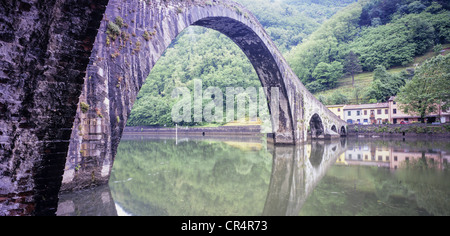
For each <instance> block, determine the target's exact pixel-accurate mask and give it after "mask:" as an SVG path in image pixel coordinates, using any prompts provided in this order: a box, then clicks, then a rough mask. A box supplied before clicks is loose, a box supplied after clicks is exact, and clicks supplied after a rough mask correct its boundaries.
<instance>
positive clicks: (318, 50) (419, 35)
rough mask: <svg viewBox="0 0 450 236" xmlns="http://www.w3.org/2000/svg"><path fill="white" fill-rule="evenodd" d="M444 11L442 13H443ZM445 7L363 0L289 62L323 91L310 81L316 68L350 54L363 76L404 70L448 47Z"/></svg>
mask: <svg viewBox="0 0 450 236" xmlns="http://www.w3.org/2000/svg"><path fill="white" fill-rule="evenodd" d="M444 5H445V7H444ZM447 9H449V7H448V4H446V3H445V1H428V0H422V1H408V0H367V1H360V2H358V3H353V4H351V5H350V6H348V7H347V8H345V9H343V10H341V11H339V12H338V13H337V14H336V15H334V16H333V17H332V18H331V19H329V20H328V21H326V22H325V23H324V24H322V25H321V27H320V28H319V29H318V30H317V31H315V32H314V33H313V34H312V35H311V36H310V37H309V39H308V40H307V41H306V42H304V43H302V44H300V45H299V46H297V47H294V48H293V50H292V51H291V52H290V53H289V54H288V55H287V59H288V62H289V63H290V65H291V67H292V69H293V70H294V72H295V73H296V74H297V76H298V77H299V79H300V80H301V81H302V82H303V83H304V84H305V85H306V86H308V84H311V85H310V86H309V87H310V88H321V87H327V86H326V85H323V84H322V83H320V82H316V81H317V78H315V77H314V76H312V74H313V73H314V70H315V69H316V67H317V66H318V65H319V64H320V63H322V62H323V63H331V62H334V61H339V62H341V63H342V64H344V65H345V64H346V63H345V61H347V60H348V59H347V58H346V57H348V55H349V53H350V51H353V52H354V53H355V54H356V55H358V56H359V59H360V65H361V66H362V69H363V71H373V70H374V69H375V68H377V66H378V65H382V66H384V67H385V68H391V67H394V66H405V65H409V64H411V63H412V62H413V59H414V57H416V56H420V55H423V54H424V53H426V52H428V51H429V50H430V49H431V48H433V46H434V45H435V44H443V43H447V42H450V12H449V11H448V10H447Z"/></svg>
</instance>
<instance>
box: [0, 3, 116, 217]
mask: <svg viewBox="0 0 450 236" xmlns="http://www.w3.org/2000/svg"><path fill="white" fill-rule="evenodd" d="M107 3H108V1H104V0H99V1H87V0H82V1H74V0H52V1H50V0H40V1H36V0H35V1H13V0H6V1H2V2H1V5H0V215H22V214H24V215H28V214H47V213H48V212H51V211H53V210H54V208H55V207H56V202H57V193H58V191H59V186H60V185H61V179H62V174H63V168H64V163H65V158H66V154H67V147H68V144H69V139H70V135H71V131H72V124H73V120H74V116H75V111H76V106H77V102H78V97H79V96H80V93H81V86H82V85H83V83H84V75H85V70H86V66H87V64H88V62H89V56H90V55H91V49H92V46H93V43H94V39H95V36H96V35H97V29H98V27H99V23H100V20H101V18H102V16H103V13H104V10H105V7H106V4H107Z"/></svg>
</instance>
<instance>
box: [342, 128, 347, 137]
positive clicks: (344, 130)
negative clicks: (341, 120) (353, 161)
mask: <svg viewBox="0 0 450 236" xmlns="http://www.w3.org/2000/svg"><path fill="white" fill-rule="evenodd" d="M341 136H347V131H346V129H345V127H344V126H341Z"/></svg>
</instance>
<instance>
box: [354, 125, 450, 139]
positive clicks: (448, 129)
mask: <svg viewBox="0 0 450 236" xmlns="http://www.w3.org/2000/svg"><path fill="white" fill-rule="evenodd" d="M348 135H349V136H359V137H428V138H431V137H432V138H449V137H450V124H438V125H434V124H406V125H405V124H395V125H394V124H383V125H349V126H348Z"/></svg>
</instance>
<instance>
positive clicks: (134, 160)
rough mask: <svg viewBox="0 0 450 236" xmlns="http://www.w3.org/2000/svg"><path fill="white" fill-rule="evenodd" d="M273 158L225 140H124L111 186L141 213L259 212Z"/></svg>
mask: <svg viewBox="0 0 450 236" xmlns="http://www.w3.org/2000/svg"><path fill="white" fill-rule="evenodd" d="M271 164H272V162H271V155H270V154H268V153H266V152H263V151H243V150H240V149H237V148H234V147H230V146H228V145H226V144H224V143H221V142H209V141H189V142H183V143H180V144H178V146H176V145H175V141H174V140H158V141H150V142H148V141H144V142H140V141H122V142H121V144H120V148H119V150H118V154H117V158H116V160H115V163H114V168H113V172H112V174H111V181H110V186H111V192H112V194H113V197H114V200H115V201H117V202H119V203H120V205H121V206H122V207H123V208H124V209H125V210H126V211H129V212H132V213H133V214H136V215H152V214H154V215H184V214H187V215H260V214H261V211H262V209H263V207H264V200H265V197H266V195H267V189H268V184H269V179H270V171H271ZM130 178H131V180H129V181H127V180H128V179H130ZM155 206H158V207H159V209H158V210H157V211H155V209H154V208H155Z"/></svg>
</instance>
